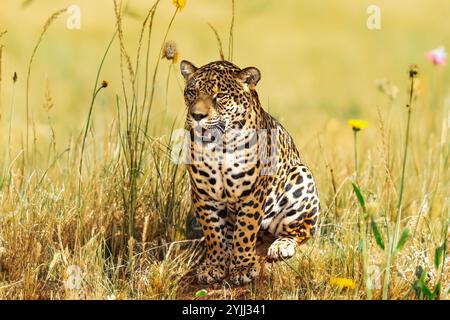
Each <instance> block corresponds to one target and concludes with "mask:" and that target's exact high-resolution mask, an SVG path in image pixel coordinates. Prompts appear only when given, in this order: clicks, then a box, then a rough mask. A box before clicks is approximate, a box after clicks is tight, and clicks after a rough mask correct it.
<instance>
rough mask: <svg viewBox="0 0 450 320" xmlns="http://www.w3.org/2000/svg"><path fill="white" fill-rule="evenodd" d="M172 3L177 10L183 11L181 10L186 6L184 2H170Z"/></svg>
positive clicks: (175, 0) (182, 0)
mask: <svg viewBox="0 0 450 320" xmlns="http://www.w3.org/2000/svg"><path fill="white" fill-rule="evenodd" d="M172 2H173V4H174V5H175V7H177V9H179V10H183V8H184V7H185V6H186V0H172Z"/></svg>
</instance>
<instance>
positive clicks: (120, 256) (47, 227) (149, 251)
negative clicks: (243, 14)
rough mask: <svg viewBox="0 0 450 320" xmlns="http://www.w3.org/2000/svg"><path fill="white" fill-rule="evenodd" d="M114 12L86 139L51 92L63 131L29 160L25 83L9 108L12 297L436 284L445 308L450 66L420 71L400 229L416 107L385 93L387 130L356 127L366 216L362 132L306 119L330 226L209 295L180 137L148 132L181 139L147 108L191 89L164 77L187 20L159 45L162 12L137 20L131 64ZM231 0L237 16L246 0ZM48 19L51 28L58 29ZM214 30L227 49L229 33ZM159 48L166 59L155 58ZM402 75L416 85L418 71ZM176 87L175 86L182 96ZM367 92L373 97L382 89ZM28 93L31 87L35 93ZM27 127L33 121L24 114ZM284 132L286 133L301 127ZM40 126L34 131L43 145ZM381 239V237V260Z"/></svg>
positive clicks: (325, 295) (397, 290)
mask: <svg viewBox="0 0 450 320" xmlns="http://www.w3.org/2000/svg"><path fill="white" fill-rule="evenodd" d="M115 3H116V5H115V8H108V9H111V10H113V9H115V10H113V13H114V15H115V19H116V29H117V34H118V37H117V38H116V39H115V40H114V39H113V41H115V44H116V47H114V46H113V47H112V49H111V50H112V51H114V52H113V53H112V52H108V51H107V52H106V54H105V57H104V58H105V59H106V60H108V59H109V60H111V61H113V62H114V63H113V64H108V65H105V66H103V63H102V64H101V65H100V68H99V69H98V74H97V81H96V82H95V86H94V91H93V94H92V96H91V97H90V100H91V101H92V103H91V105H90V108H89V106H88V107H84V109H83V115H84V114H86V113H87V112H88V111H89V115H88V117H87V120H85V126H84V127H83V128H84V131H82V129H79V130H78V131H77V133H76V134H74V135H73V136H70V138H69V139H68V140H63V138H61V137H60V136H59V135H60V134H61V130H58V129H57V128H56V129H55V128H54V126H53V124H54V123H55V121H54V120H53V119H52V115H53V114H52V112H54V111H53V109H55V108H58V100H57V99H54V98H53V97H52V92H54V90H51V88H50V84H49V83H48V82H47V83H46V87H45V91H44V92H43V96H44V98H45V102H46V103H45V106H46V107H45V108H42V107H41V106H42V104H40V103H37V107H40V108H41V109H42V110H43V112H44V113H45V114H46V118H47V119H48V122H47V125H48V127H49V128H50V129H49V130H50V131H51V132H52V134H51V136H50V139H49V141H48V142H49V143H43V142H41V143H40V144H39V143H36V140H34V142H35V143H33V144H31V146H30V150H29V151H30V154H31V155H32V157H33V162H30V161H28V160H29V159H28V157H30V155H28V152H27V151H28V150H27V147H26V143H28V138H27V137H28V134H26V138H25V139H26V140H25V141H24V137H23V133H22V132H21V130H19V129H17V126H14V125H13V115H14V114H15V112H16V113H17V112H18V111H17V110H16V109H17V108H19V110H21V109H24V108H23V106H27V108H26V109H27V110H28V99H26V103H25V104H21V105H20V106H18V105H17V106H16V102H15V99H14V97H15V94H14V91H15V84H16V81H13V83H12V85H13V86H12V88H13V89H12V93H11V94H10V95H9V98H11V99H10V100H9V104H8V105H10V110H8V112H6V111H5V110H1V113H2V121H5V119H7V120H6V121H7V124H8V125H7V126H6V129H7V130H8V131H9V130H10V132H12V133H11V134H12V136H13V138H12V139H11V138H9V139H8V143H7V145H6V146H5V148H4V150H2V151H4V152H3V153H4V159H3V160H1V161H0V164H1V168H2V171H1V176H0V299H180V298H184V299H193V298H194V295H195V292H196V291H198V290H200V289H206V291H207V295H206V298H208V299H238V298H243V299H244V298H245V299H367V298H370V297H372V298H374V299H380V298H382V297H383V291H384V292H385V298H388V299H415V298H431V295H430V294H432V293H433V292H428V291H427V290H430V291H433V288H435V286H436V285H437V284H438V283H439V284H440V286H441V290H440V293H439V294H436V295H434V296H433V297H434V298H439V299H448V298H449V289H450V271H449V267H450V258H448V254H447V252H446V251H447V250H446V247H445V246H443V244H445V243H448V241H449V237H450V234H449V233H448V223H449V210H450V206H449V204H450V203H449V199H450V198H449V196H450V195H449V190H450V184H449V183H450V172H449V170H448V161H449V151H450V150H449V126H450V109H449V107H450V106H449V104H448V103H446V104H445V103H444V102H443V101H444V98H443V97H444V96H445V95H447V94H448V92H446V91H445V89H443V88H444V84H448V83H449V79H448V78H445V77H444V76H442V74H440V73H439V70H434V69H433V70H432V69H426V68H425V70H424V71H423V72H422V73H421V74H420V78H421V79H425V80H426V79H427V78H428V77H431V75H430V74H433V77H434V78H435V82H433V83H432V85H430V86H429V87H425V88H424V89H423V90H422V91H421V92H420V94H419V95H418V97H417V99H416V100H415V102H414V105H413V109H412V132H411V136H410V137H409V138H410V142H411V144H410V146H409V148H408V149H409V155H408V158H407V161H406V166H405V172H406V175H405V177H406V179H405V181H406V182H405V189H404V194H403V196H402V201H401V202H402V208H401V213H402V214H401V216H400V217H401V220H400V221H399V222H398V223H397V222H396V220H397V218H398V217H399V215H398V210H397V203H398V197H399V191H400V190H399V186H400V181H401V176H402V174H401V172H402V160H403V158H402V157H403V154H402V151H401V150H402V147H403V146H404V141H405V124H406V123H405V121H404V120H406V113H407V109H406V107H405V105H406V104H407V103H408V100H407V97H406V96H405V95H401V94H399V97H397V98H393V97H392V96H390V95H389V94H386V92H385V91H386V90H384V92H381V93H380V94H379V96H378V97H377V101H379V105H378V106H377V107H376V109H377V112H376V113H377V116H376V118H375V120H373V121H371V122H370V123H369V128H368V129H366V130H363V131H361V132H359V133H358V139H359V146H358V154H359V164H358V179H357V182H358V183H357V186H358V190H360V192H361V194H362V197H363V198H364V206H361V202H360V201H359V200H358V197H357V196H356V194H355V191H354V189H353V187H352V183H351V182H352V181H354V172H353V171H354V164H353V154H354V149H353V147H352V144H351V143H352V138H351V129H350V128H349V127H346V125H345V123H343V122H341V123H339V122H337V121H332V120H330V121H327V122H326V123H320V124H319V126H322V127H321V128H318V127H317V125H310V126H308V127H307V128H310V129H312V130H314V132H313V133H311V134H308V133H307V132H302V134H303V135H308V139H304V140H303V141H304V142H303V141H300V142H302V143H301V146H302V148H301V151H302V153H303V154H304V159H306V162H307V164H308V165H309V166H310V167H311V168H312V170H313V172H314V173H315V177H316V179H317V182H318V184H319V193H320V197H321V200H322V216H321V222H320V232H318V233H317V236H316V237H315V238H314V239H313V240H311V241H309V242H308V243H307V244H306V245H304V246H303V247H302V248H301V250H300V252H298V254H297V255H296V256H295V257H294V258H292V259H290V260H288V261H285V262H280V263H267V262H265V260H264V250H263V249H264V248H263V247H261V248H259V253H260V254H261V261H262V264H263V268H262V274H261V277H260V278H259V279H258V280H256V281H255V283H253V284H251V285H249V286H245V287H239V288H236V287H231V286H230V285H229V284H228V283H227V282H224V283H223V284H218V285H214V286H210V287H205V286H200V285H197V284H196V283H195V281H194V277H193V274H194V273H195V266H196V264H197V263H198V262H199V260H200V259H201V257H202V252H203V246H202V243H201V241H199V240H195V239H193V238H195V235H196V230H195V229H194V226H193V224H192V217H191V216H190V213H189V210H190V203H189V201H190V198H189V185H188V179H187V176H186V171H185V169H184V168H183V166H181V165H176V164H175V163H173V162H172V161H171V160H170V154H171V151H172V150H174V144H175V143H176V141H171V139H170V138H169V136H167V135H161V134H160V132H158V130H159V129H158V128H155V127H156V125H154V127H152V126H151V123H150V122H149V121H151V120H153V119H156V120H153V121H156V122H160V123H162V124H163V125H167V126H168V127H170V128H172V129H170V130H164V131H163V132H169V133H170V132H172V130H173V128H174V126H176V125H177V124H178V123H179V122H176V121H175V120H173V118H170V119H162V116H161V113H158V112H157V110H158V109H156V110H155V111H152V112H153V113H150V110H152V108H154V107H158V106H157V103H158V102H159V101H160V100H161V101H162V100H164V99H167V97H164V99H156V98H155V96H154V95H155V93H156V94H159V95H163V94H162V93H161V92H164V90H163V89H161V88H163V87H165V88H166V91H165V94H166V95H167V94H168V88H169V87H170V88H172V87H173V88H177V87H178V86H179V85H180V84H179V83H177V82H176V81H178V78H175V80H174V81H172V82H170V81H169V80H170V78H169V77H168V76H167V78H166V79H167V80H166V81H161V80H160V78H158V76H157V73H158V69H159V68H160V64H161V63H171V62H167V61H164V60H162V61H161V59H160V53H161V52H160V51H158V50H160V48H163V47H164V44H165V42H166V40H167V39H168V35H169V34H170V33H169V31H170V29H171V27H172V24H173V23H174V21H175V20H176V18H178V13H179V10H175V12H174V11H173V8H171V12H169V11H167V10H166V13H168V19H169V20H167V22H166V21H164V23H165V24H164V27H162V28H161V27H158V28H159V29H158V31H161V35H160V36H159V37H157V38H156V40H155V39H154V38H153V37H154V36H152V32H154V31H155V30H153V28H154V21H153V17H154V15H155V13H156V12H157V10H159V7H158V5H159V2H158V1H157V2H156V4H155V6H153V7H150V8H149V9H147V11H146V15H145V16H143V17H142V21H139V28H140V29H139V30H140V31H141V32H140V33H139V35H140V36H139V39H138V43H137V45H136V48H137V50H136V54H135V55H134V56H133V55H132V54H130V52H132V50H131V49H130V48H128V47H127V44H128V42H127V40H126V37H127V36H128V34H127V32H126V24H125V20H124V19H123V16H122V15H123V8H122V7H121V5H120V1H115ZM230 3H231V2H230ZM232 4H233V7H234V1H232ZM188 5H189V3H188ZM161 10H162V9H161ZM238 14H239V10H238V8H237V17H239V15H238ZM52 17H54V16H52ZM52 17H51V18H50V20H48V21H53V18H52ZM49 27H50V25H49V24H45V27H44V30H45V31H44V32H50V30H51V28H50V29H49ZM152 30H153V31H152ZM207 31H208V30H207V29H206V31H205V32H207ZM113 32H114V31H111V35H110V36H112V34H113ZM214 33H215V36H216V38H217V39H220V37H219V36H218V33H217V31H215V32H214ZM43 34H44V33H43ZM8 36H10V34H8ZM234 37H238V29H237V25H235V21H234V14H233V22H232V24H231V28H230V30H229V41H230V45H229V48H228V49H229V56H230V57H231V56H233V55H234V56H235V57H236V56H238V55H239V51H240V47H239V45H236V44H235V45H234V49H233V44H232V43H233V41H234V39H233V38H234ZM0 40H1V39H0ZM40 41H41V40H40V39H39V41H38V45H39V43H40ZM38 45H36V48H37V47H38ZM106 46H107V43H105V46H104V48H103V49H102V50H103V51H104V50H105V48H106ZM0 48H1V44H0ZM5 48H6V49H7V47H5ZM150 48H152V49H150ZM0 50H1V49H0ZM152 50H153V51H155V52H156V53H155V52H153V55H152ZM215 50H216V51H215V52H216V53H215V54H216V55H215V56H217V49H215ZM141 51H142V52H141ZM222 51H223V50H222V49H221V50H220V52H222ZM35 53H36V51H33V55H32V57H34V56H35ZM220 55H223V53H220ZM153 57H155V59H154V60H153ZM100 58H101V56H98V59H100ZM32 61H33V58H32V59H31V61H30V64H29V69H28V70H30V68H31V62H32ZM152 61H154V63H153V64H152ZM0 62H1V59H0ZM36 62H37V61H36ZM408 62H409V61H404V62H403V63H404V64H405V65H407V64H408ZM116 65H118V66H119V67H116ZM107 67H108V68H109V69H112V70H113V72H115V73H120V75H121V77H120V80H119V81H120V82H119V83H120V85H119V86H117V85H116V87H115V88H116V90H117V92H118V93H117V94H113V98H112V99H111V104H112V105H113V107H111V108H110V113H111V114H112V115H111V116H110V118H107V121H108V122H107V125H105V126H100V125H98V122H95V121H94V119H93V118H92V117H93V114H94V113H95V109H94V106H95V105H97V104H98V103H99V100H100V99H104V95H106V94H107V92H108V90H112V88H111V87H110V86H108V88H106V87H103V85H102V84H101V83H100V81H99V80H100V79H101V77H102V76H103V74H111V70H104V68H107ZM435 69H437V68H435ZM171 70H172V71H174V68H170V67H169V75H170V72H171ZM400 73H401V72H400ZM0 76H1V73H0ZM94 76H95V71H92V72H91V77H94ZM398 77H399V78H400V77H403V78H404V81H405V82H406V81H407V75H406V70H405V73H404V74H399V75H398ZM30 79H31V78H30ZM16 80H17V79H16ZM30 81H31V80H30ZM66 81H68V82H70V79H66ZM4 82H5V81H4ZM27 87H28V86H27ZM2 89H3V90H2V92H3V93H4V92H5V90H4V87H3V88H2ZM21 89H22V90H23V89H24V88H21ZM83 89H84V91H87V90H86V88H85V87H83ZM100 89H101V90H100ZM144 89H145V90H144ZM267 89H268V88H266V90H267ZM177 90H178V89H173V90H172V91H174V92H177V93H179V92H178V91H177ZM274 90H275V89H274ZM371 90H372V91H373V93H371V94H373V95H375V94H376V88H375V86H373V89H371ZM405 91H406V90H405ZM417 92H419V91H417ZM29 94H31V92H28V90H25V93H24V94H23V96H26V97H28V95H29ZM147 94H148V95H147ZM429 101H431V102H429ZM29 102H30V106H29V107H30V109H31V108H35V105H34V100H32V99H30V100H29ZM166 104H167V103H166ZM50 105H51V107H50ZM428 105H430V106H431V107H433V108H431V107H428ZM37 107H36V108H37ZM81 107H83V106H81ZM33 110H38V109H33ZM111 110H112V111H111ZM292 110H294V111H292ZM289 112H290V113H289ZM296 112H297V111H296V110H295V109H290V111H289V110H283V109H275V113H276V115H285V117H289V115H292V114H293V113H296ZM321 112H323V110H322V111H321ZM327 112H332V111H330V110H328V111H327ZM334 112H335V113H339V110H335V111H334ZM8 113H9V114H8ZM6 115H8V116H6ZM304 116H305V117H307V116H308V115H307V114H306V113H305V114H304ZM180 118H182V117H180ZM312 118H313V119H318V118H316V117H315V116H312ZM25 119H29V118H28V111H27V112H26V118H25ZM287 122H288V125H287V127H288V128H289V127H294V123H291V122H289V121H287ZM316 123H317V122H316ZM11 127H12V129H11ZM33 127H34V125H33V126H32V125H31V124H30V130H33V131H34V134H33V135H34V136H36V135H38V134H36V133H35V131H36V129H35V128H34V129H33ZM27 128H28V125H27ZM80 128H81V127H80ZM175 128H176V127H175ZM300 130H301V129H300ZM294 132H296V133H298V131H295V130H294ZM5 136H8V134H5ZM42 141H46V140H45V139H43V140H42ZM57 141H58V143H57ZM56 145H58V146H61V145H64V147H63V148H62V149H61V147H60V149H58V148H57V147H56ZM31 163H33V165H31ZM396 223H397V225H398V226H399V230H400V231H403V230H405V229H408V230H409V231H410V234H409V237H408V239H407V240H406V242H405V244H404V246H403V247H402V248H401V249H400V250H399V251H398V253H396V254H394V251H392V250H393V249H395V246H396V245H397V241H398V240H399V239H398V235H396V229H395V227H396ZM374 224H375V225H376V226H377V228H376V229H375V228H374V227H373V225H374ZM375 230H379V233H380V234H379V236H378V237H379V238H380V237H381V239H382V240H383V244H384V245H385V249H384V250H383V249H381V247H380V245H379V238H378V243H377V239H376V237H375V235H377V233H376V231H375ZM394 240H396V241H394ZM439 248H441V249H443V250H441V249H439ZM391 249H392V250H391ZM389 252H390V254H388V253H389ZM386 266H389V268H388V270H387V269H386ZM420 269H422V270H424V271H425V272H426V277H425V276H424V275H425V273H420V272H418V271H419V270H420ZM387 274H389V277H388V278H386V275H387ZM420 276H422V278H421V280H420V281H419V278H420ZM332 278H345V279H351V280H352V281H353V284H354V286H353V285H351V286H350V287H345V286H339V285H336V284H335V283H336V281H335V280H334V281H330V280H331V279H332ZM386 279H388V280H386ZM337 283H339V281H338V282H337Z"/></svg>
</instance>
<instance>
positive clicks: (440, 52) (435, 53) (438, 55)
mask: <svg viewBox="0 0 450 320" xmlns="http://www.w3.org/2000/svg"><path fill="white" fill-rule="evenodd" d="M426 56H427V59H428V60H430V61H431V62H432V63H433V64H434V65H437V66H441V65H444V64H445V63H446V62H447V52H446V51H445V48H444V47H439V48H436V49H434V50H431V51H429V52H427V54H426Z"/></svg>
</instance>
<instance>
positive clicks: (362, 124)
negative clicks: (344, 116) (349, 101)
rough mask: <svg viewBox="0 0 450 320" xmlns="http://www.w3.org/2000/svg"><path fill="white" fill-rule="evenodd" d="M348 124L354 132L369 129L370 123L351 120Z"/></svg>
mask: <svg viewBox="0 0 450 320" xmlns="http://www.w3.org/2000/svg"><path fill="white" fill-rule="evenodd" d="M348 124H349V126H350V127H352V129H353V130H355V131H359V130H362V129H364V128H365V127H367V125H368V122H367V121H365V120H360V119H350V120H348Z"/></svg>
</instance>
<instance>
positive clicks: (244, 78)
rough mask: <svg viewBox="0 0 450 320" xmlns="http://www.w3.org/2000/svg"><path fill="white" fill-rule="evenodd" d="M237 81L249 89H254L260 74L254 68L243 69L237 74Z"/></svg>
mask: <svg viewBox="0 0 450 320" xmlns="http://www.w3.org/2000/svg"><path fill="white" fill-rule="evenodd" d="M237 79H238V80H239V81H241V82H242V84H244V85H245V86H247V87H248V88H249V89H254V88H255V87H256V84H257V83H258V81H259V80H260V79H261V72H260V71H259V70H258V69H257V68H255V67H249V68H245V69H242V70H241V71H239V72H238V74H237Z"/></svg>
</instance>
